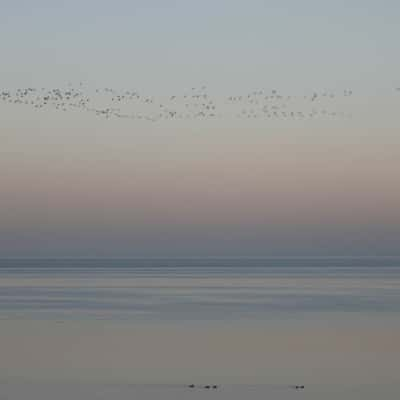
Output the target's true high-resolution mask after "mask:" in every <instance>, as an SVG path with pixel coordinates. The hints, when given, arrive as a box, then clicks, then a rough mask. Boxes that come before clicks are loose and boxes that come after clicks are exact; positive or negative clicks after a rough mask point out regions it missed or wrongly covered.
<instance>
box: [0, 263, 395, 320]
mask: <svg viewBox="0 0 400 400" xmlns="http://www.w3.org/2000/svg"><path fill="white" fill-rule="evenodd" d="M317 315H318V316H324V317H325V318H329V317H332V318H333V317H335V316H338V315H340V316H341V318H345V317H346V316H349V315H350V316H351V315H358V316H366V317H368V316H375V317H378V316H384V315H386V316H387V315H389V316H396V315H399V316H400V258H396V257H383V258H268V259H245V258H242V259H238V258H236V259H222V258H219V259H211V258H210V259H8V260H5V259H2V260H0V318H1V319H69V320H71V319H85V320H87V319H110V320H127V321H129V320H133V321H134V320H143V319H145V320H147V321H151V320H154V321H163V320H168V321H183V320H185V321H204V320H218V321H221V320H246V319H247V320H260V321H265V320H268V319H293V318H300V317H301V318H304V317H313V316H317Z"/></svg>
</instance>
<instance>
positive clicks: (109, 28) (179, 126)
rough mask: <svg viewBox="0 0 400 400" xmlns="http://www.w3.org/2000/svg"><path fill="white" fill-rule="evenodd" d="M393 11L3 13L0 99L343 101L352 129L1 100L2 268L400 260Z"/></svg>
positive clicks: (344, 123)
mask: <svg viewBox="0 0 400 400" xmlns="http://www.w3.org/2000/svg"><path fill="white" fill-rule="evenodd" d="M399 18H400V3H399V2H398V1H394V0H393V1H390V0H388V1H385V2H378V1H372V0H363V1H361V0H360V1H351V0H347V1H344V0H343V1H335V2H332V1H321V0H319V1H317V0H315V1H311V0H305V1H294V0H292V1H289V0H286V1H285V0H284V1H282V0H281V1H268V0H263V1H257V0H253V1H247V2H244V1H235V0H230V1H210V0H204V1H202V2H195V1H188V0H185V1H183V0H182V1H154V0H146V1H144V0H143V1H128V0H126V1H123V0H115V1H112V2H111V1H102V0H96V1H94V0H87V1H82V0H80V1H77V0H71V1H68V2H61V1H59V2H57V1H50V0H38V1H31V0H29V1H28V0H25V1H20V0H13V1H11V0H0V51H1V54H0V57H1V62H0V90H1V89H2V88H4V89H16V88H18V87H25V86H34V87H42V86H45V87H60V86H61V87H65V86H66V84H67V83H68V82H76V83H77V82H81V81H82V82H84V84H85V85H89V86H100V87H107V86H110V87H116V88H121V89H124V88H129V89H131V88H137V89H139V90H142V91H143V92H146V93H149V94H154V95H157V94H163V93H175V92H177V93H183V92H184V91H185V90H187V89H188V88H190V87H192V86H196V85H203V84H205V85H207V86H208V87H209V90H210V91H211V92H213V93H214V94H215V95H217V96H218V95H221V96H222V95H229V94H231V93H233V94H236V93H245V92H246V91H249V90H255V89H258V88H260V89H266V90H270V89H278V90H280V91H282V92H284V93H294V94H300V95H301V94H302V93H309V91H313V90H333V91H342V90H343V89H346V88H351V89H353V91H354V96H353V97H352V98H351V99H344V98H343V99H341V100H338V101H337V102H336V105H337V107H339V108H341V109H344V110H347V111H349V112H351V114H352V115H353V117H352V118H351V119H323V118H321V119H317V120H295V121H288V120H255V121H251V122H249V121H247V120H244V121H242V120H236V119H233V118H232V119H229V118H226V119H221V120H204V121H191V120H189V121H163V122H160V123H157V124H149V123H146V122H138V121H126V120H125V121H124V120H117V119H112V120H103V119H99V118H96V116H94V115H90V114H85V113H79V112H76V113H65V114H63V113H58V112H55V111H51V110H42V111H40V112H35V111H34V110H32V109H30V108H29V107H26V108H25V107H23V106H20V105H13V104H6V103H0V141H1V142H0V143H1V145H0V256H31V255H33V256H163V255H174V256H190V255H193V256H212V255H235V256H246V255H250V256H252V255H253V256H261V255H332V254H333V255H368V254H370V255H375V254H380V255H389V254H396V253H397V254H398V253H399V251H398V244H399V238H400V189H399V187H400V186H399V184H398V176H399V172H400V138H399V127H400V120H399V110H400V92H399V91H396V90H395V88H396V87H400V74H399V71H400V52H399V44H398V38H399V37H400V25H399V23H398V22H399Z"/></svg>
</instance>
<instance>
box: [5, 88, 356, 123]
mask: <svg viewBox="0 0 400 400" xmlns="http://www.w3.org/2000/svg"><path fill="white" fill-rule="evenodd" d="M351 96H353V91H352V90H350V89H345V90H343V91H342V92H340V93H335V92H331V91H315V92H311V93H309V94H307V95H289V94H283V93H280V92H279V91H277V90H263V89H258V90H253V91H251V92H249V93H245V94H236V95H230V96H222V97H219V98H215V97H214V96H212V95H211V94H210V93H209V92H208V90H207V87H206V86H201V87H192V88H190V89H189V90H187V91H186V92H184V93H183V94H180V95H179V94H170V95H164V96H158V97H156V96H148V95H144V94H142V93H140V92H138V91H137V90H116V89H112V88H108V87H107V88H95V89H87V88H86V87H85V85H83V84H82V83H80V84H79V85H77V86H76V87H74V86H73V85H72V84H68V85H67V87H65V88H44V87H42V88H32V87H28V88H21V89H16V90H0V101H3V102H6V103H11V104H13V105H25V106H30V107H33V108H34V109H35V110H45V109H55V110H59V111H62V112H68V111H73V110H80V111H84V112H89V113H93V114H94V115H96V116H99V117H104V118H124V119H133V120H147V121H151V122H157V121H162V120H178V119H187V120H192V119H212V118H223V117H231V118H241V119H260V118H264V119H267V118H272V119H277V118H279V119H307V118H317V117H332V118H346V117H350V115H349V114H348V113H345V112H343V111H340V110H338V109H337V108H336V107H335V103H334V101H335V99H339V98H342V97H351Z"/></svg>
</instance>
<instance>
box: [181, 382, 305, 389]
mask: <svg viewBox="0 0 400 400" xmlns="http://www.w3.org/2000/svg"><path fill="white" fill-rule="evenodd" d="M187 387H188V388H190V389H196V388H197V389H218V388H219V386H218V385H200V386H199V385H195V384H193V383H192V384H190V385H188V386H187ZM289 387H290V388H292V389H295V390H304V389H305V386H304V385H293V386H289Z"/></svg>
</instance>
